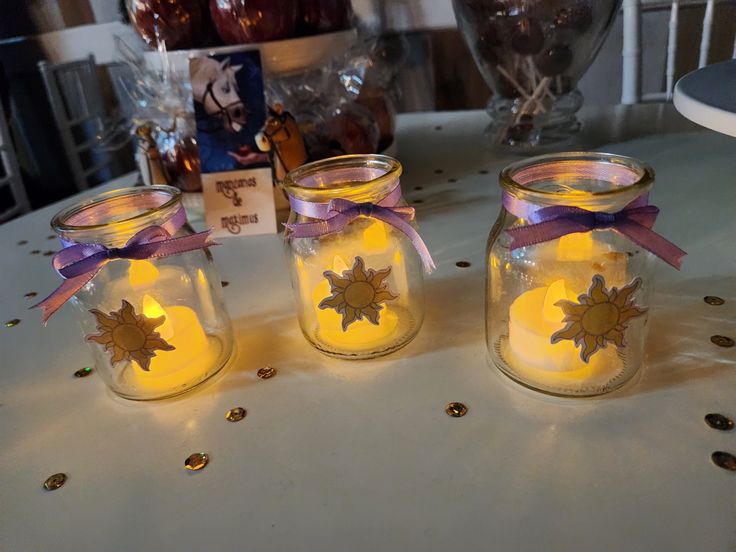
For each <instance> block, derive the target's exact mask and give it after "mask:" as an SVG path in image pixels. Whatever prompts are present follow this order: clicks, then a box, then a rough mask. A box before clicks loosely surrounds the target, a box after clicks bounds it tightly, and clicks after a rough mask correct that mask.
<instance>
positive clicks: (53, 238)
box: [46, 234, 56, 240]
mask: <svg viewBox="0 0 736 552" xmlns="http://www.w3.org/2000/svg"><path fill="white" fill-rule="evenodd" d="M46 239H47V240H55V239H56V235H55V234H49V235H48V236H46Z"/></svg>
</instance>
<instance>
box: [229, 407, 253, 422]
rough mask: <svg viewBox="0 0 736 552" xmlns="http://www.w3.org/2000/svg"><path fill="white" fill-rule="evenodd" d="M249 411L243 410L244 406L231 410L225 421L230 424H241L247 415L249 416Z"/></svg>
mask: <svg viewBox="0 0 736 552" xmlns="http://www.w3.org/2000/svg"><path fill="white" fill-rule="evenodd" d="M247 413H248V412H247V410H245V408H243V407H242V406H238V407H235V408H231V409H230V410H228V411H227V412H226V413H225V419H226V420H227V421H228V422H239V421H240V420H242V419H243V418H245V415H246V414H247Z"/></svg>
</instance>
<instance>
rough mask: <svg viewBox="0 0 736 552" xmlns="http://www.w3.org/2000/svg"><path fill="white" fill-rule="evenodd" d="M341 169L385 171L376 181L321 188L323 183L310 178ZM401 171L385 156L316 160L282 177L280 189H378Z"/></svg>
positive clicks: (401, 169) (399, 165) (366, 155)
mask: <svg viewBox="0 0 736 552" xmlns="http://www.w3.org/2000/svg"><path fill="white" fill-rule="evenodd" d="M344 169H378V170H382V171H385V172H384V173H383V174H382V175H380V176H378V177H376V178H371V179H367V180H361V181H345V182H340V183H339V184H337V185H324V184H325V183H324V182H323V181H318V180H312V179H311V177H313V176H314V175H316V174H319V173H322V172H329V171H336V170H344ZM402 171H403V168H402V166H401V163H400V162H399V161H398V160H396V159H394V158H393V157H389V156H388V155H381V154H377V153H376V154H352V155H340V156H337V157H329V158H327V159H320V160H319V161H313V162H311V163H306V164H304V165H301V166H300V167H297V168H296V169H294V170H292V171H290V172H289V173H288V174H287V175H286V176H285V177H284V187H285V188H286V189H287V191H288V192H291V191H308V192H315V191H322V190H324V191H326V190H330V191H340V190H344V191H347V190H350V189H351V188H355V187H356V186H364V185H366V184H369V185H370V186H371V187H372V188H380V187H382V186H383V185H385V184H388V183H390V182H393V181H395V180H397V179H398V178H399V177H400V176H401V173H402ZM305 181H310V185H305V184H304V182H305Z"/></svg>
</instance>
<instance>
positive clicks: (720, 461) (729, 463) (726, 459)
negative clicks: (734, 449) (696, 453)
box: [710, 450, 736, 471]
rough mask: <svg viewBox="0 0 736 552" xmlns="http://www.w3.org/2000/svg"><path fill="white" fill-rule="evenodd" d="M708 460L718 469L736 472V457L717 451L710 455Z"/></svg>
mask: <svg viewBox="0 0 736 552" xmlns="http://www.w3.org/2000/svg"><path fill="white" fill-rule="evenodd" d="M710 459H711V460H713V463H714V464H715V465H716V466H718V467H719V468H723V469H724V470H728V471H736V456H734V455H733V454H731V453H730V452H723V451H722V450H717V451H715V452H714V453H713V454H711V455H710Z"/></svg>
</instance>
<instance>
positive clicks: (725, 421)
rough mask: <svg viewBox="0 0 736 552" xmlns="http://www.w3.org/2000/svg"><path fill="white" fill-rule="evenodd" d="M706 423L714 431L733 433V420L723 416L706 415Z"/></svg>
mask: <svg viewBox="0 0 736 552" xmlns="http://www.w3.org/2000/svg"><path fill="white" fill-rule="evenodd" d="M705 423H706V424H708V426H709V427H712V428H713V429H718V430H720V431H731V430H732V429H733V426H734V424H733V420H732V419H731V418H729V417H727V416H724V415H723V414H715V413H712V414H706V415H705Z"/></svg>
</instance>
